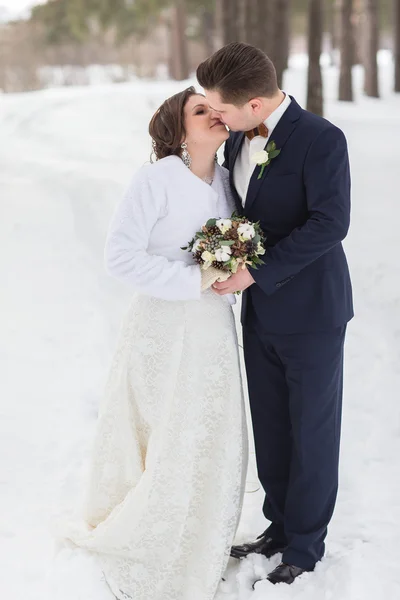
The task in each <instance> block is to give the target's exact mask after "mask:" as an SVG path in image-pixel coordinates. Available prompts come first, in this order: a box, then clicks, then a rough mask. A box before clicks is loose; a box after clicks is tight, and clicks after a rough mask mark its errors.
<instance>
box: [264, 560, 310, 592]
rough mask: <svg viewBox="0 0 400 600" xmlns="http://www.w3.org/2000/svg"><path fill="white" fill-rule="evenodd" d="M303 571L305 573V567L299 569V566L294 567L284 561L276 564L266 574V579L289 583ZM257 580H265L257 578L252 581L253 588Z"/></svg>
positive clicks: (273, 581) (272, 581) (274, 582)
mask: <svg viewBox="0 0 400 600" xmlns="http://www.w3.org/2000/svg"><path fill="white" fill-rule="evenodd" d="M303 573H307V569H301V568H300V567H295V566H294V565H287V564H285V563H281V564H280V565H278V566H277V567H276V568H275V569H274V570H273V571H271V573H270V574H269V575H267V580H268V581H270V582H271V583H273V584H274V585H275V584H276V583H287V584H291V583H293V581H294V580H295V579H296V578H297V577H300V575H302V574H303ZM259 581H265V579H264V580H263V579H257V581H255V582H254V583H253V590H254V586H255V585H256V583H258V582H259Z"/></svg>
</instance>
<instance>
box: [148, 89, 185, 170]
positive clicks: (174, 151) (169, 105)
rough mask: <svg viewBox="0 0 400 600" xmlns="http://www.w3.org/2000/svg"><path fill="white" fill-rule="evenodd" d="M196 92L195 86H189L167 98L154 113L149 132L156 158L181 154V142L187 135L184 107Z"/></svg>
mask: <svg viewBox="0 0 400 600" xmlns="http://www.w3.org/2000/svg"><path fill="white" fill-rule="evenodd" d="M196 94H197V92H196V90H195V89H194V87H193V86H191V87H188V88H187V89H186V90H183V92H179V93H178V94H175V95H174V96H171V98H168V99H167V100H165V102H163V104H162V105H161V106H160V108H159V109H158V110H157V111H156V113H155V114H154V115H153V118H152V119H151V121H150V125H149V133H150V136H151V138H152V139H153V155H155V157H156V160H160V159H161V158H165V157H166V156H173V155H175V156H180V155H181V152H182V149H181V144H182V141H183V140H184V138H185V135H186V130H185V114H184V109H185V105H186V102H187V101H188V100H189V98H190V97H191V96H195V95H196ZM152 162H153V160H152Z"/></svg>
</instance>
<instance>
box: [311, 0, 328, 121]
mask: <svg viewBox="0 0 400 600" xmlns="http://www.w3.org/2000/svg"><path fill="white" fill-rule="evenodd" d="M323 12H324V10H323V0H309V4H308V59H309V65H308V85H307V110H309V111H311V112H313V113H315V114H317V115H322V114H323V92H322V72H321V64H320V57H321V49H322V32H323V20H324V19H323Z"/></svg>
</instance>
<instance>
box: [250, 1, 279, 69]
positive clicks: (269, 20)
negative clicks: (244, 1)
mask: <svg viewBox="0 0 400 600" xmlns="http://www.w3.org/2000/svg"><path fill="white" fill-rule="evenodd" d="M274 2H275V0H256V2H255V6H256V11H255V12H256V14H257V25H256V28H255V36H254V45H255V46H257V48H260V50H262V51H263V52H265V54H267V55H268V56H269V57H270V58H272V53H273V30H274V10H273V9H274Z"/></svg>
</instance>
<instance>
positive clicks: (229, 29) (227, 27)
mask: <svg viewBox="0 0 400 600" xmlns="http://www.w3.org/2000/svg"><path fill="white" fill-rule="evenodd" d="M220 4H221V9H220V10H221V16H222V41H223V44H224V45H225V44H230V43H231V42H237V41H239V38H240V35H239V5H238V0H220Z"/></svg>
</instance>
